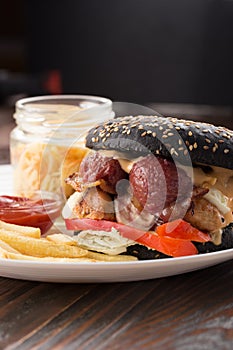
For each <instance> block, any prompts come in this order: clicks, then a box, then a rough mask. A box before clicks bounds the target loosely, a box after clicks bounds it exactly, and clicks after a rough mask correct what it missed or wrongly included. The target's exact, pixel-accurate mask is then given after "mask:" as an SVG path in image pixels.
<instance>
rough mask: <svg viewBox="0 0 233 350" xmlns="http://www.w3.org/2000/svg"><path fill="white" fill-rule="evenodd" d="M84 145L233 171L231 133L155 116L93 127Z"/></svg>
mask: <svg viewBox="0 0 233 350" xmlns="http://www.w3.org/2000/svg"><path fill="white" fill-rule="evenodd" d="M86 146H87V147H88V148H90V149H94V150H116V151H120V152H129V153H130V154H132V155H134V154H136V155H137V156H139V155H140V154H144V153H145V150H148V151H150V152H152V153H153V154H157V155H160V156H162V157H166V158H169V157H172V158H173V159H174V160H177V161H178V162H180V163H182V164H187V162H188V161H190V159H191V161H192V163H203V164H206V165H211V166H218V167H223V168H228V169H233V131H231V130H228V129H226V128H224V127H221V126H214V125H211V124H207V123H201V122H194V121H190V120H183V119H177V118H165V117H157V116H136V117H131V116H129V117H119V118H116V119H112V120H109V121H107V122H105V123H103V124H100V125H98V126H96V127H94V128H92V129H91V130H90V131H89V132H88V135H87V137H86Z"/></svg>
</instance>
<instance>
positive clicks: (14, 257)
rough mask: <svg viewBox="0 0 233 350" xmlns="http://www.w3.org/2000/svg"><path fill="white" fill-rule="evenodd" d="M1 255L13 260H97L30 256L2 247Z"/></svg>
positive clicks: (93, 260) (91, 260)
mask: <svg viewBox="0 0 233 350" xmlns="http://www.w3.org/2000/svg"><path fill="white" fill-rule="evenodd" d="M0 257H1V258H4V259H12V260H30V261H38V262H62V263H63V262H67V263H70V262H96V260H95V259H90V258H54V257H49V256H48V257H38V256H37V257H36V256H30V255H25V254H20V253H18V254H17V253H11V252H8V251H4V249H2V248H1V247H0Z"/></svg>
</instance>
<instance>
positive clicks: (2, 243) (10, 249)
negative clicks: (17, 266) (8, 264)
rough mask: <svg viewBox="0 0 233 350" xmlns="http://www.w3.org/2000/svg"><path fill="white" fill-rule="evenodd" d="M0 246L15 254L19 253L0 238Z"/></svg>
mask: <svg viewBox="0 0 233 350" xmlns="http://www.w3.org/2000/svg"><path fill="white" fill-rule="evenodd" d="M0 248H2V249H3V250H6V251H8V252H10V253H15V254H19V251H18V250H16V249H14V248H12V247H11V246H10V245H9V244H7V243H6V242H4V241H2V240H0Z"/></svg>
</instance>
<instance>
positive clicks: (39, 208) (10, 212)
mask: <svg viewBox="0 0 233 350" xmlns="http://www.w3.org/2000/svg"><path fill="white" fill-rule="evenodd" d="M60 211H61V202H60V201H59V200H57V199H50V198H46V199H31V198H26V197H17V196H0V220H2V221H5V222H8V223H11V224H16V225H22V226H32V227H39V228H40V230H41V234H43V233H46V232H47V231H48V230H49V229H50V228H51V226H52V225H53V221H54V220H55V219H56V218H57V217H58V216H59V215H60Z"/></svg>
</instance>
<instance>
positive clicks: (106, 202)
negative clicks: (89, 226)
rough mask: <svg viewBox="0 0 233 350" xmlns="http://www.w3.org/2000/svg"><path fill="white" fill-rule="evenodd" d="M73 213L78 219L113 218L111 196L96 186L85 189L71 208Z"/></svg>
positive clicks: (112, 219) (111, 219)
mask: <svg viewBox="0 0 233 350" xmlns="http://www.w3.org/2000/svg"><path fill="white" fill-rule="evenodd" d="M73 213H74V214H75V216H76V217H78V218H79V219H83V218H88V219H96V220H110V221H114V220H115V214H114V206H113V201H112V198H111V196H109V195H108V194H107V193H106V192H103V191H102V190H101V189H99V188H97V187H92V188H89V189H88V190H86V192H85V194H84V196H83V198H82V200H81V201H80V202H78V203H77V204H76V205H75V207H74V208H73Z"/></svg>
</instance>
